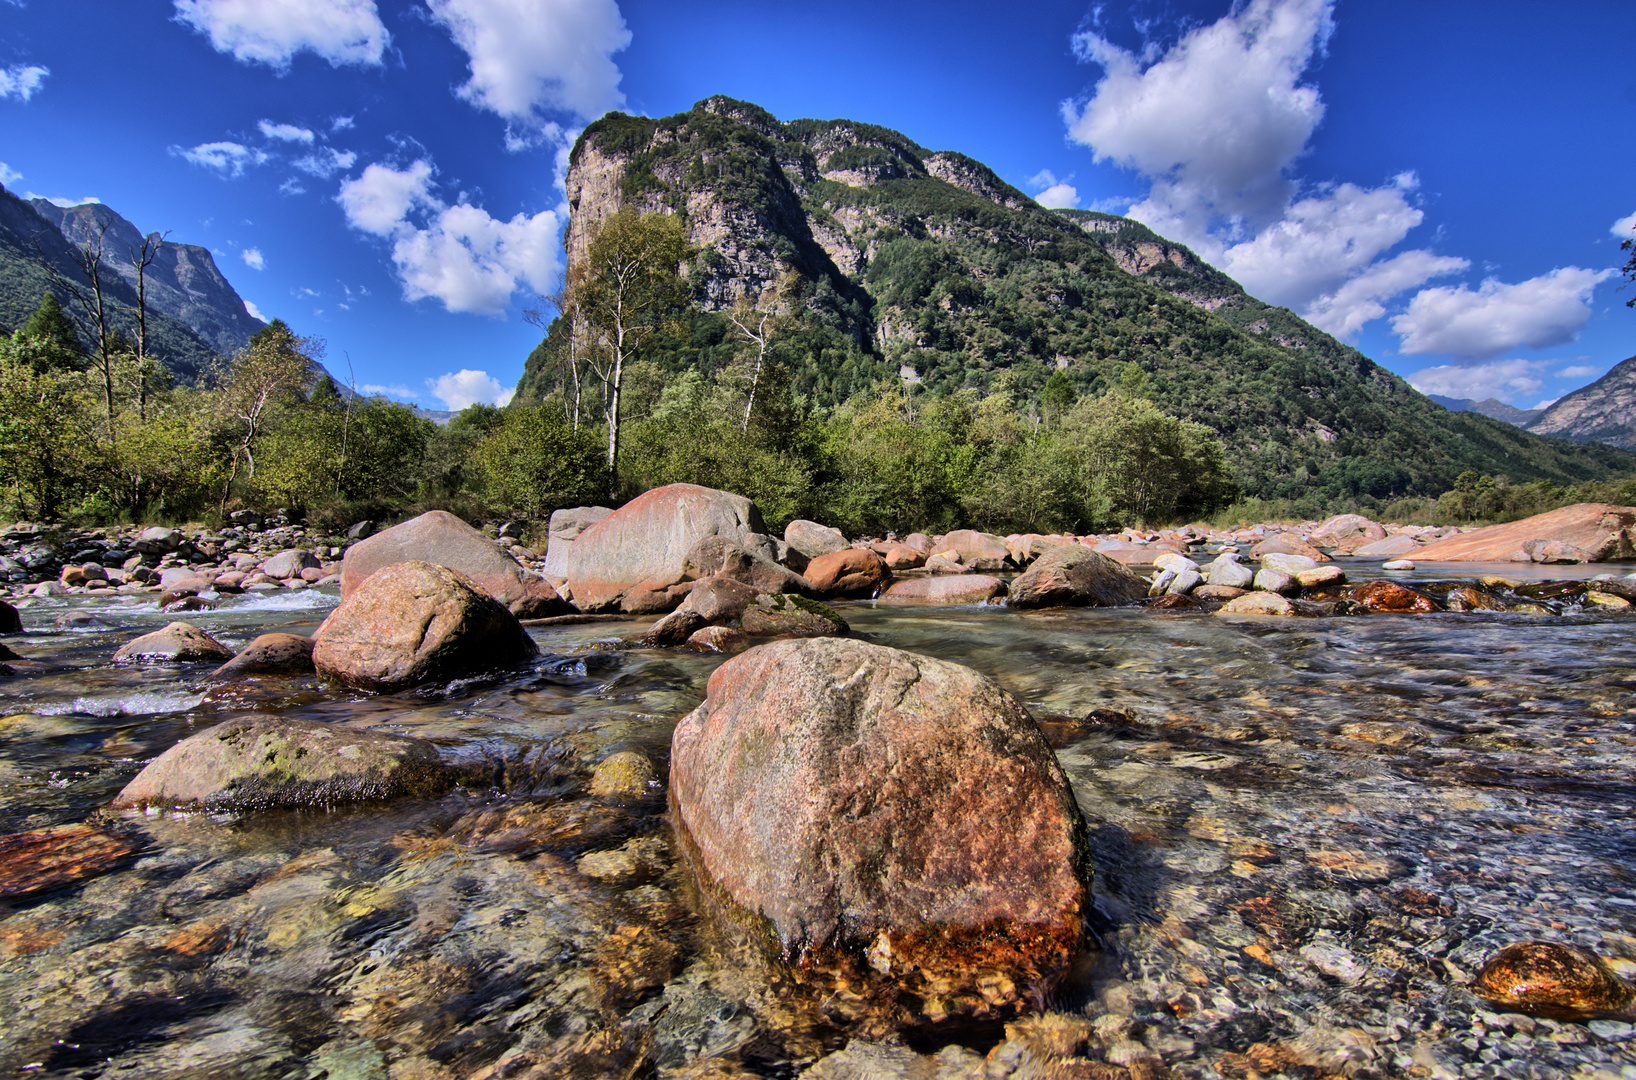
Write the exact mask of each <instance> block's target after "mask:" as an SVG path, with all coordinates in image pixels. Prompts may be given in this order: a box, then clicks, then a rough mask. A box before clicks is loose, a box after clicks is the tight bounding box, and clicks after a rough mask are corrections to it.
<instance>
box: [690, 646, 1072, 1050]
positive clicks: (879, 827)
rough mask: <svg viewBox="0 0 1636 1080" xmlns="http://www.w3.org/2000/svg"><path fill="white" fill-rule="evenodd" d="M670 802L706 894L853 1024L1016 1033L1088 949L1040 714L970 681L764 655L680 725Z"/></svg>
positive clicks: (834, 657) (1060, 784)
mask: <svg viewBox="0 0 1636 1080" xmlns="http://www.w3.org/2000/svg"><path fill="white" fill-rule="evenodd" d="M670 798H671V805H672V809H673V811H674V814H675V820H676V822H677V825H678V834H679V835H680V836H681V838H682V841H683V843H682V847H683V850H684V852H685V854H686V857H687V859H688V861H689V863H690V864H691V865H692V867H693V869H694V871H695V873H696V874H697V875H698V877H699V878H700V880H701V882H702V883H704V884H705V885H706V889H705V890H704V891H705V892H706V894H707V895H708V896H710V897H713V898H715V899H717V900H718V901H719V902H721V903H722V906H723V913H724V914H726V915H728V917H729V919H728V921H730V922H733V923H736V924H738V925H743V924H744V922H746V921H748V922H749V923H750V924H751V925H752V926H757V927H759V928H760V933H759V934H758V940H760V941H761V943H762V944H763V945H764V946H765V947H767V949H768V951H769V953H770V954H771V955H770V956H769V959H770V960H771V961H772V962H774V963H779V962H781V961H788V962H790V963H789V968H788V970H789V974H790V976H791V977H793V978H794V979H795V980H797V981H798V982H800V983H803V984H806V985H809V986H811V987H813V988H814V989H815V990H816V991H817V992H818V993H819V994H820V995H824V996H826V997H828V1004H827V1006H826V1007H827V1008H832V1009H834V1010H837V1011H838V1012H839V1013H840V1014H841V1015H842V1016H844V1017H846V1018H847V1019H852V1020H858V1021H868V1022H870V1023H871V1024H872V1025H875V1026H879V1025H881V1024H884V1025H886V1026H896V1025H911V1024H913V1025H920V1024H926V1023H933V1024H935V1023H940V1022H944V1021H951V1020H952V1021H956V1022H959V1021H965V1020H971V1019H976V1018H983V1019H992V1018H998V1017H1002V1016H1005V1015H1007V1014H1009V1013H1011V1012H1014V1011H1016V1010H1018V1009H1019V1008H1022V1007H1024V1005H1025V1004H1026V1003H1027V1002H1029V1001H1032V1000H1037V999H1038V998H1039V997H1040V996H1041V995H1044V994H1047V993H1049V992H1050V990H1051V988H1052V987H1053V986H1054V985H1055V984H1056V983H1057V982H1058V980H1060V978H1061V977H1062V976H1063V974H1064V973H1065V972H1066V971H1067V969H1068V966H1069V964H1070V962H1071V961H1072V959H1073V957H1074V956H1075V954H1076V953H1077V952H1078V951H1079V950H1080V948H1081V946H1082V945H1083V944H1084V938H1083V934H1084V926H1083V920H1084V916H1085V913H1086V911H1087V910H1088V909H1089V905H1090V900H1091V888H1090V886H1091V861H1090V856H1089V853H1088V850H1087V845H1086V829H1085V824H1084V821H1083V819H1082V818H1081V817H1080V813H1079V807H1078V805H1077V804H1076V803H1075V801H1074V796H1073V793H1072V791H1071V790H1070V789H1069V787H1068V783H1067V780H1066V778H1065V777H1064V775H1063V772H1062V769H1061V767H1060V766H1059V765H1058V764H1057V760H1056V756H1055V755H1054V754H1053V753H1052V752H1051V750H1050V748H1049V747H1048V746H1047V745H1046V742H1045V739H1044V738H1043V736H1041V734H1040V730H1039V728H1038V726H1037V725H1036V724H1035V723H1034V720H1033V718H1032V717H1030V716H1029V714H1028V712H1027V710H1025V709H1024V708H1023V707H1022V705H1020V704H1019V703H1018V702H1017V701H1016V700H1015V699H1014V698H1012V697H1011V696H1010V695H1009V694H1007V693H1006V692H1005V691H1003V690H1001V689H1000V688H999V687H998V686H997V685H995V684H994V683H993V682H992V681H991V680H989V679H988V678H986V677H984V676H982V675H980V674H978V673H977V672H975V671H972V670H971V669H970V668H966V667H961V666H960V665H958V664H950V663H946V662H944V661H941V660H932V659H929V658H926V657H921V656H916V655H914V654H912V653H907V652H903V651H900V650H897V649H889V648H883V647H881V646H878V645H870V644H866V643H864V642H860V641H849V640H839V639H819V640H813V641H791V642H776V643H774V644H770V645H764V646H761V647H760V648H756V649H751V650H750V651H748V652H746V653H743V654H741V655H739V656H738V657H735V658H734V659H731V660H728V661H727V662H726V663H724V664H722V665H721V666H720V667H719V668H717V669H716V671H715V673H714V674H713V675H711V677H710V682H709V687H708V691H707V696H706V698H705V701H704V704H702V705H700V706H699V707H698V708H697V709H696V710H694V711H693V712H692V713H691V714H689V715H688V716H687V717H686V718H685V719H683V720H682V722H681V723H680V724H679V725H678V726H677V728H676V731H675V734H674V736H673V738H672V740H671V768H670ZM842 987H844V988H845V993H841V994H833V996H829V995H830V994H832V993H833V991H835V990H838V989H841V988H842ZM832 1015H834V1014H833V1013H832Z"/></svg>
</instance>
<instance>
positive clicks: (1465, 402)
mask: <svg viewBox="0 0 1636 1080" xmlns="http://www.w3.org/2000/svg"><path fill="white" fill-rule="evenodd" d="M1426 396H1427V397H1429V398H1431V399H1432V400H1433V401H1435V402H1437V404H1439V405H1441V406H1443V408H1445V409H1447V410H1448V411H1449V412H1474V413H1482V414H1483V415H1484V416H1492V417H1493V418H1494V419H1496V420H1503V421H1505V422H1506V423H1507V424H1515V425H1516V426H1517V427H1520V428H1525V427H1527V426H1528V425H1529V424H1531V423H1532V422H1533V421H1534V419H1535V418H1536V417H1538V416H1539V415H1540V414H1541V413H1543V412H1544V411H1545V410H1544V409H1519V408H1517V407H1516V406H1515V405H1507V404H1506V403H1505V402H1503V401H1501V400H1500V399H1499V398H1484V399H1483V400H1482V401H1473V400H1472V399H1471V398H1455V397H1444V396H1443V395H1442V394H1427V395H1426Z"/></svg>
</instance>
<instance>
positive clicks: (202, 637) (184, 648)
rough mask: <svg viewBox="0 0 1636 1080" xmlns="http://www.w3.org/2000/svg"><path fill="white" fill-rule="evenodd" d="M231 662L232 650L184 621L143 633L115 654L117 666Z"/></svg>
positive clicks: (122, 646)
mask: <svg viewBox="0 0 1636 1080" xmlns="http://www.w3.org/2000/svg"><path fill="white" fill-rule="evenodd" d="M231 659H233V650H232V649H229V648H228V647H227V646H226V645H223V644H222V643H221V642H219V641H217V640H216V639H215V638H213V637H211V636H210V635H209V634H207V633H205V632H204V631H203V630H200V629H199V628H198V627H197V626H193V625H191V624H189V623H185V622H173V623H171V624H170V625H169V626H166V627H163V628H162V629H159V630H155V631H153V632H152V633H151V634H143V635H142V636H141V637H139V638H135V639H134V640H131V641H127V642H126V643H125V644H123V645H121V646H120V647H119V650H118V651H117V652H115V653H114V663H116V664H190V663H197V662H199V661H204V660H208V661H211V662H213V663H217V664H219V663H221V662H222V661H224V660H231Z"/></svg>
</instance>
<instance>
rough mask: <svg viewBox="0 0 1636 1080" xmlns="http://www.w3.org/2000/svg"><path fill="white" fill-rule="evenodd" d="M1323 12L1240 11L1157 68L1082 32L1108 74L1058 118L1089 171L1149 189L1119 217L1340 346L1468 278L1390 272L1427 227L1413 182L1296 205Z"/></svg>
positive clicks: (1313, 108) (1250, 6) (1297, 2)
mask: <svg viewBox="0 0 1636 1080" xmlns="http://www.w3.org/2000/svg"><path fill="white" fill-rule="evenodd" d="M1332 11H1333V0H1250V2H1249V3H1247V4H1242V5H1240V6H1238V7H1237V8H1236V9H1235V10H1234V11H1233V12H1231V13H1230V14H1228V15H1226V16H1224V17H1223V18H1221V19H1219V20H1217V21H1216V22H1214V23H1211V24H1209V25H1207V26H1200V27H1196V28H1194V29H1191V30H1189V31H1187V32H1186V33H1184V34H1183V35H1182V36H1181V38H1180V40H1178V41H1177V42H1176V43H1175V44H1174V45H1173V46H1171V47H1170V48H1169V49H1168V50H1165V51H1163V54H1162V55H1159V53H1160V50H1159V49H1157V48H1156V47H1151V46H1150V47H1149V49H1148V50H1147V51H1146V52H1145V53H1144V54H1143V55H1141V56H1137V55H1136V54H1133V53H1131V52H1128V51H1126V50H1124V49H1121V48H1120V47H1118V46H1117V45H1114V44H1113V43H1112V42H1110V41H1108V40H1107V39H1106V38H1104V37H1102V36H1101V35H1100V34H1098V33H1096V32H1094V31H1086V32H1082V33H1080V34H1077V35H1075V36H1074V39H1073V45H1074V50H1075V52H1076V53H1077V54H1078V55H1079V57H1080V58H1081V59H1082V60H1085V61H1088V62H1091V63H1095V64H1099V65H1101V66H1102V68H1103V72H1104V73H1103V77H1102V79H1101V80H1100V81H1099V82H1098V83H1097V85H1096V88H1095V91H1094V92H1093V94H1092V95H1091V97H1090V98H1089V99H1088V100H1086V101H1084V102H1082V103H1081V102H1073V101H1069V102H1064V103H1063V107H1062V112H1063V117H1064V119H1065V120H1066V122H1067V124H1068V131H1069V137H1070V138H1071V139H1073V140H1075V141H1076V142H1079V143H1082V144H1084V145H1086V146H1089V147H1090V148H1091V149H1092V150H1093V151H1094V153H1095V156H1096V160H1098V161H1104V160H1107V161H1113V162H1115V163H1117V164H1120V165H1123V166H1126V167H1127V168H1131V169H1135V170H1137V171H1138V172H1140V173H1142V174H1143V175H1144V176H1145V177H1147V179H1148V180H1149V182H1150V188H1149V191H1148V194H1147V196H1146V197H1145V198H1143V199H1141V200H1139V201H1136V202H1134V203H1133V204H1132V205H1131V206H1130V207H1129V209H1128V210H1127V211H1126V213H1127V214H1128V215H1129V216H1130V217H1133V218H1135V219H1137V220H1139V221H1142V222H1144V223H1145V224H1147V225H1149V226H1150V227H1152V228H1153V229H1154V230H1155V231H1157V232H1159V233H1161V234H1162V235H1164V236H1168V237H1170V238H1172V239H1175V240H1179V241H1181V242H1182V243H1185V244H1187V245H1189V246H1190V247H1192V248H1193V249H1194V250H1196V251H1197V252H1198V253H1199V254H1200V255H1202V256H1203V257H1204V258H1205V259H1206V260H1208V261H1210V262H1212V263H1214V264H1215V265H1217V266H1220V267H1221V268H1222V269H1223V270H1225V271H1226V272H1227V273H1229V274H1231V275H1232V276H1233V277H1234V278H1236V279H1237V280H1238V281H1239V282H1240V283H1242V284H1243V285H1244V287H1245V288H1246V289H1248V290H1249V291H1250V292H1251V293H1252V294H1254V295H1256V296H1258V297H1261V298H1262V299H1265V300H1267V301H1270V302H1271V303H1275V304H1281V305H1285V306H1288V307H1292V308H1295V309H1297V310H1299V311H1301V312H1302V314H1304V315H1305V316H1306V317H1307V318H1308V319H1310V320H1312V321H1313V322H1314V323H1316V324H1317V325H1319V326H1321V327H1323V328H1324V329H1326V330H1329V331H1331V332H1332V333H1336V334H1339V335H1342V336H1350V335H1353V334H1356V333H1357V332H1358V331H1359V330H1360V329H1361V328H1362V327H1363V325H1364V324H1365V323H1367V322H1369V321H1370V320H1372V319H1377V318H1380V317H1381V316H1382V315H1384V314H1386V310H1387V309H1386V301H1388V300H1390V299H1392V298H1393V297H1395V296H1398V295H1401V294H1402V293H1404V292H1406V291H1408V290H1409V289H1413V288H1416V287H1418V286H1420V285H1423V284H1425V283H1426V282H1427V281H1429V280H1431V279H1432V278H1434V277H1438V276H1441V275H1444V274H1449V273H1453V272H1455V271H1457V270H1463V269H1465V268H1466V267H1467V265H1468V264H1467V263H1466V261H1465V260H1463V259H1457V258H1451V257H1446V256H1438V255H1434V254H1433V253H1432V252H1430V251H1425V250H1419V251H1408V252H1403V253H1400V254H1399V255H1397V256H1396V257H1394V258H1386V255H1387V253H1388V252H1389V251H1390V250H1391V249H1392V248H1394V247H1396V246H1397V245H1398V244H1399V243H1401V242H1402V241H1403V240H1404V239H1405V237H1407V236H1408V234H1409V232H1410V230H1412V229H1414V228H1415V227H1416V226H1418V225H1419V224H1420V223H1421V221H1422V220H1423V217H1424V215H1423V213H1422V211H1421V210H1420V209H1419V208H1418V207H1416V206H1415V205H1413V203H1412V201H1411V195H1412V193H1413V192H1414V190H1415V189H1416V188H1417V187H1418V185H1419V181H1418V179H1417V178H1416V177H1415V175H1414V174H1413V173H1411V172H1405V173H1401V174H1399V175H1397V176H1395V177H1392V178H1391V179H1390V180H1389V181H1388V182H1386V183H1385V184H1382V185H1381V186H1379V187H1373V188H1371V187H1363V186H1360V185H1357V184H1339V185H1335V186H1330V187H1322V188H1319V189H1317V190H1311V191H1308V192H1307V193H1306V194H1304V195H1303V194H1301V193H1300V190H1299V184H1298V183H1297V181H1296V180H1295V179H1294V178H1293V177H1292V176H1291V169H1292V167H1293V166H1294V164H1295V162H1296V161H1297V160H1298V159H1299V158H1300V156H1301V154H1302V153H1303V152H1304V151H1305V149H1306V146H1307V142H1308V140H1309V139H1310V138H1311V137H1312V134H1313V132H1314V131H1315V130H1316V129H1317V126H1318V124H1319V122H1320V121H1321V120H1322V119H1323V115H1324V104H1323V101H1322V100H1321V99H1320V97H1319V94H1318V89H1317V87H1316V86H1313V85H1310V84H1304V83H1303V82H1302V79H1303V77H1304V76H1305V74H1306V71H1307V68H1308V66H1309V65H1310V64H1311V62H1312V60H1313V58H1314V57H1316V56H1318V55H1319V54H1321V52H1322V50H1323V49H1324V47H1325V46H1326V45H1327V43H1328V40H1329V37H1330V35H1331V33H1332V32H1333V30H1334V24H1333V19H1332Z"/></svg>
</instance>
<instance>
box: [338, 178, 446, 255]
mask: <svg viewBox="0 0 1636 1080" xmlns="http://www.w3.org/2000/svg"><path fill="white" fill-rule="evenodd" d="M431 180H432V166H431V164H430V163H429V162H426V161H424V160H423V161H417V162H415V163H414V164H413V165H410V166H409V167H408V168H407V169H402V170H399V169H394V168H392V167H391V166H389V165H380V164H375V165H371V166H369V167H368V168H366V169H364V171H363V174H362V175H361V176H359V177H358V178H357V179H355V180H348V181H347V182H346V183H344V184H342V185H341V194H340V195H338V196H336V201H337V202H339V203H340V204H341V209H343V210H345V211H346V216H347V224H348V225H351V226H352V227H353V228H354V229H362V230H363V231H364V232H367V233H374V234H375V235H376V236H391V235H392V234H393V233H394V232H396V231H397V230H398V229H399V228H401V227H402V226H403V224H404V219H405V218H406V217H408V216H409V211H410V210H411V209H413V208H414V207H416V206H417V205H429V204H431V203H432V202H433V201H434V200H433V198H432V195H431Z"/></svg>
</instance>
